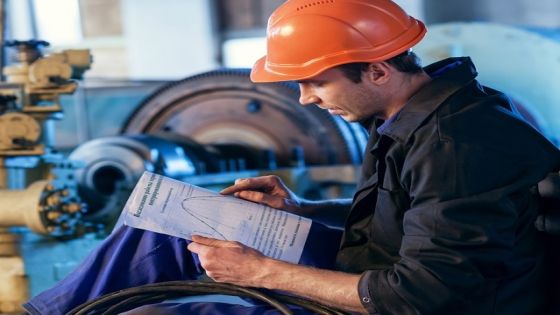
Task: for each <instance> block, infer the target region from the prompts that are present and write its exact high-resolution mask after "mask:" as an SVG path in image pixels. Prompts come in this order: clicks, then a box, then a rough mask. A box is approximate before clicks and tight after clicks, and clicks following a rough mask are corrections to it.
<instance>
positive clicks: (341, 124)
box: [122, 69, 367, 167]
mask: <svg viewBox="0 0 560 315" xmlns="http://www.w3.org/2000/svg"><path fill="white" fill-rule="evenodd" d="M298 98H299V90H298V87H297V85H296V84H294V83H290V82H287V83H267V84H262V83H259V84H254V83H252V82H251V81H250V80H249V70H247V69H235V70H218V71H211V72H207V73H204V74H201V75H197V76H193V77H190V78H186V79H184V80H182V81H178V82H174V83H172V84H169V85H167V86H165V87H163V88H161V89H160V90H159V91H157V92H156V93H154V94H153V95H152V96H151V97H149V98H148V99H147V100H145V101H144V102H143V103H142V104H141V105H140V106H139V107H138V109H137V110H136V111H135V112H134V113H133V114H132V115H131V117H130V118H129V120H128V121H127V123H126V125H125V126H124V128H123V129H122V132H123V133H124V134H139V133H142V134H154V133H161V132H172V133H174V134H176V135H180V136H184V137H187V138H191V139H193V140H194V141H196V142H198V143H202V144H222V145H223V144H228V145H230V144H232V145H241V146H247V147H253V148H257V149H261V150H270V151H272V152H274V154H275V156H276V159H277V163H278V166H279V167H287V166H292V165H294V162H297V160H298V159H299V160H300V161H301V156H302V153H303V156H304V161H305V164H306V165H333V164H358V163H360V162H361V159H362V153H363V150H364V148H365V143H366V136H367V135H366V134H365V132H364V130H363V129H362V128H361V126H359V125H357V124H349V123H347V122H346V121H344V120H343V119H341V118H340V117H337V116H331V115H330V114H328V113H327V112H325V111H324V110H321V109H319V108H318V107H316V106H305V107H303V106H301V105H299V104H298Z"/></svg>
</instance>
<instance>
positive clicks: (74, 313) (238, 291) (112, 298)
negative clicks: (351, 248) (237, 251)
mask: <svg viewBox="0 0 560 315" xmlns="http://www.w3.org/2000/svg"><path fill="white" fill-rule="evenodd" d="M201 293H202V294H225V295H234V296H243V297H249V298H253V299H256V300H260V301H263V302H265V303H267V304H269V305H270V306H272V307H274V308H275V309H277V310H278V311H279V312H280V313H282V314H285V315H292V311H291V310H290V309H289V308H288V307H287V306H285V305H284V304H282V303H280V302H279V301H277V300H276V299H274V298H271V297H269V296H267V295H266V294H264V293H262V292H260V291H257V290H254V289H248V288H244V287H238V286H235V285H231V284H227V283H211V282H203V281H169V282H161V283H154V284H147V285H143V286H139V287H134V288H129V289H124V290H120V291H117V292H113V293H109V294H106V295H103V296H101V297H99V298H96V299H94V300H92V301H88V302H86V303H84V304H82V305H79V306H78V307H76V308H74V309H72V310H71V311H70V312H68V313H67V315H86V314H88V313H89V312H92V311H95V310H99V309H106V308H107V305H114V304H117V303H119V302H121V301H122V300H124V299H127V298H129V297H131V296H135V295H138V294H141V295H147V294H158V295H162V296H164V297H165V298H167V297H169V296H170V295H171V297H177V296H178V295H179V294H181V295H187V296H188V295H197V294H201ZM134 306H137V305H134ZM128 309H130V308H127V310H128ZM122 311H123V309H121V312H122ZM111 314H113V313H111Z"/></svg>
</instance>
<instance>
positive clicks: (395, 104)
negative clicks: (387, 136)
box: [385, 71, 432, 119]
mask: <svg viewBox="0 0 560 315" xmlns="http://www.w3.org/2000/svg"><path fill="white" fill-rule="evenodd" d="M431 80H432V79H431V78H430V76H429V75H428V74H427V73H426V72H424V71H422V72H421V73H419V74H412V75H411V74H405V73H403V74H402V78H401V79H400V80H397V81H396V84H395V85H394V86H393V87H392V88H393V89H394V90H393V93H392V94H393V95H395V97H394V98H393V101H392V102H391V104H390V105H389V106H388V107H387V111H386V112H385V116H386V117H385V119H389V118H391V117H393V116H394V115H395V114H397V113H398V112H399V111H400V110H401V109H402V108H403V107H404V106H405V105H406V104H407V103H408V101H409V100H410V99H411V98H412V97H413V96H414V95H415V94H416V93H418V91H420V89H422V88H423V87H424V86H425V85H426V84H428V83H430V81H431Z"/></svg>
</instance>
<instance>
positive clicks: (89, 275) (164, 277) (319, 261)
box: [24, 223, 341, 315]
mask: <svg viewBox="0 0 560 315" xmlns="http://www.w3.org/2000/svg"><path fill="white" fill-rule="evenodd" d="M340 237H341V231H339V230H333V229H329V228H327V227H325V226H323V225H321V224H317V223H313V224H312V226H311V230H310V233H309V237H308V239H307V242H306V244H305V248H304V252H303V254H302V258H301V259H300V264H306V265H311V266H316V267H319V268H332V266H333V264H334V259H335V256H336V252H337V250H338V244H339V242H340ZM187 244H188V243H187V241H186V240H184V239H179V238H176V237H173V236H167V235H163V234H158V233H154V232H149V231H144V230H139V229H134V228H130V227H127V226H121V227H119V228H117V229H116V230H115V231H113V233H111V235H109V237H108V238H107V239H106V240H104V241H103V243H102V244H101V245H100V247H98V248H97V249H95V250H94V251H93V252H92V253H90V254H89V256H88V257H87V258H86V259H85V260H84V261H83V262H82V263H81V264H80V265H79V266H78V267H77V268H76V269H75V270H74V271H72V272H71V273H70V274H69V275H68V276H67V277H66V278H64V279H63V280H61V281H60V282H59V283H57V284H56V285H55V286H54V287H52V288H51V289H49V290H46V291H44V292H42V293H40V294H39V295H37V296H35V297H33V298H32V299H31V300H29V301H28V302H27V303H25V304H24V307H25V309H26V310H27V311H28V312H29V313H31V314H34V315H35V314H53V315H60V314H64V313H66V312H68V311H70V310H71V309H72V308H74V307H76V306H78V305H80V304H82V303H84V302H86V301H88V300H91V299H94V298H96V297H99V296H101V295H104V294H107V293H110V292H114V291H117V290H121V289H125V288H129V287H135V286H139V285H143V284H148V283H156V282H163V281H174V280H193V279H196V278H197V277H198V276H200V275H201V274H202V272H203V270H202V268H201V267H200V264H199V261H198V257H197V256H196V255H194V254H191V253H190V252H189V251H188V250H187ZM294 312H295V313H296V314H308V313H307V312H305V311H303V310H299V309H294ZM126 314H150V315H157V314H166V315H167V314H277V311H275V310H274V309H272V308H271V307H269V306H267V305H262V304H261V305H259V304H256V305H254V306H250V307H247V306H241V305H234V304H228V303H214V302H194V303H159V304H152V305H146V306H142V307H139V308H136V309H134V310H132V311H129V312H127V313H126Z"/></svg>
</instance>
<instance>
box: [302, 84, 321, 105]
mask: <svg viewBox="0 0 560 315" xmlns="http://www.w3.org/2000/svg"><path fill="white" fill-rule="evenodd" d="M319 102H320V99H319V97H318V96H317V95H316V94H315V93H314V91H313V89H312V88H310V87H308V86H306V85H305V84H301V83H300V85H299V103H300V104H301V105H303V106H305V105H309V104H318V103H319Z"/></svg>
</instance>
